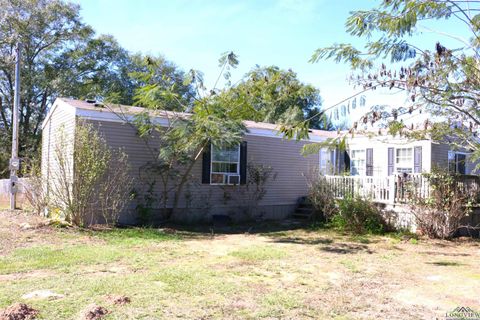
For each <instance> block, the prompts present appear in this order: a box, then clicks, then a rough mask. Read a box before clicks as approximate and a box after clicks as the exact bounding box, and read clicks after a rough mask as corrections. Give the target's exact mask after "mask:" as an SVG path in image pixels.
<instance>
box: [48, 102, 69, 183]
mask: <svg viewBox="0 0 480 320" xmlns="http://www.w3.org/2000/svg"><path fill="white" fill-rule="evenodd" d="M46 121H47V122H46V123H45V125H44V127H43V131H42V176H43V178H44V179H45V181H49V182H52V181H53V180H54V179H55V176H56V175H57V174H58V163H57V161H56V159H57V158H56V155H55V149H56V146H57V145H58V144H59V143H60V140H61V139H62V136H63V137H64V141H65V142H66V143H65V144H66V145H65V147H64V154H65V155H66V156H67V161H68V163H69V165H71V168H70V171H71V172H73V148H74V135H75V110H74V109H72V108H70V107H65V106H63V105H62V103H61V102H60V105H57V104H56V105H54V106H53V107H52V111H51V114H50V116H49V117H48V118H47V120H46Z"/></svg>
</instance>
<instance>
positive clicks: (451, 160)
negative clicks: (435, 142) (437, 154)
mask: <svg viewBox="0 0 480 320" xmlns="http://www.w3.org/2000/svg"><path fill="white" fill-rule="evenodd" d="M466 161H467V154H466V153H465V152H455V151H452V150H450V151H448V171H449V172H451V173H458V174H466Z"/></svg>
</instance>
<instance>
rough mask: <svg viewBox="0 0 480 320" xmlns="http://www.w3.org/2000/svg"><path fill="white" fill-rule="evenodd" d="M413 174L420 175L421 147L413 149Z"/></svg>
mask: <svg viewBox="0 0 480 320" xmlns="http://www.w3.org/2000/svg"><path fill="white" fill-rule="evenodd" d="M413 172H414V173H422V147H414V148H413Z"/></svg>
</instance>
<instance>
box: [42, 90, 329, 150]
mask: <svg viewBox="0 0 480 320" xmlns="http://www.w3.org/2000/svg"><path fill="white" fill-rule="evenodd" d="M57 106H63V107H68V106H70V107H73V108H74V109H76V110H83V111H85V112H77V113H76V114H77V115H79V116H81V117H82V116H83V117H91V116H92V115H94V114H97V115H101V117H100V118H101V120H105V121H108V120H109V119H110V120H111V121H113V119H115V118H116V120H117V121H118V120H120V119H122V118H126V117H128V116H132V115H137V114H140V113H143V112H145V111H148V113H149V114H150V115H151V116H153V117H157V118H160V119H168V118H172V117H179V116H180V117H186V118H187V117H189V116H191V113H185V112H176V111H165V110H158V111H157V110H147V109H145V108H142V107H135V106H127V105H120V104H104V103H96V102H94V101H85V100H76V99H70V98H57V100H56V101H55V103H54V105H53V107H52V109H51V110H50V112H49V115H47V117H46V118H45V121H44V124H45V123H46V122H48V120H49V116H50V114H51V113H52V112H53V111H54V108H55V107H57ZM109 115H113V117H111V116H109ZM243 123H244V125H245V127H246V128H247V129H248V130H249V131H251V130H252V129H253V130H257V131H258V130H260V131H261V130H264V131H270V132H278V130H279V126H278V125H277V124H272V123H266V122H255V121H249V120H246V121H244V122H243ZM309 135H310V138H311V139H312V138H313V139H312V140H317V139H321V140H324V139H326V138H335V137H337V132H335V131H326V130H314V129H312V130H309ZM315 138H317V139H315Z"/></svg>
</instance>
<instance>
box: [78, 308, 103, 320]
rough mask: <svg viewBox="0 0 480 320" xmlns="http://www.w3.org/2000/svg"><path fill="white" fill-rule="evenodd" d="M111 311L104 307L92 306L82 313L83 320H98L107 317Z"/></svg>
mask: <svg viewBox="0 0 480 320" xmlns="http://www.w3.org/2000/svg"><path fill="white" fill-rule="evenodd" d="M108 313H109V311H108V310H107V309H105V308H104V307H101V306H99V305H96V304H91V305H89V306H88V307H86V308H85V310H84V311H83V312H82V315H81V320H98V319H102V318H103V317H105V316H106V315H107V314H108Z"/></svg>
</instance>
